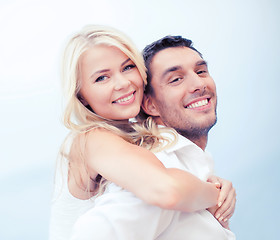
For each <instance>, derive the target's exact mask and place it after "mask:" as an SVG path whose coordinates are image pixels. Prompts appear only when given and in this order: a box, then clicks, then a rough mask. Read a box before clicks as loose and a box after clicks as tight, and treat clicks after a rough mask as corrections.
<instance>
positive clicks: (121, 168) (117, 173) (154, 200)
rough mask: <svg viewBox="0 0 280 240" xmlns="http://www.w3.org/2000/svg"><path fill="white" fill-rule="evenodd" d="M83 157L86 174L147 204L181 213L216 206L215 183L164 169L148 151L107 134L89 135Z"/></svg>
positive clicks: (105, 132)
mask: <svg viewBox="0 0 280 240" xmlns="http://www.w3.org/2000/svg"><path fill="white" fill-rule="evenodd" d="M84 156H85V160H86V164H87V166H88V168H89V172H90V174H91V173H93V174H94V176H95V175H96V172H97V173H99V174H100V175H102V176H103V177H104V178H106V179H107V180H109V181H112V182H114V183H115V184H117V185H119V186H121V187H123V188H125V189H127V190H128V191H131V192H133V193H134V194H135V195H136V196H137V197H139V198H140V199H142V200H143V201H145V202H147V203H149V204H152V205H156V206H159V207H161V208H166V209H174V210H180V211H185V212H193V211H197V210H200V209H205V208H208V207H211V206H214V205H216V204H217V199H218V196H219V190H217V188H216V186H215V184H212V183H207V182H203V181H201V180H200V179H199V178H197V177H195V176H194V175H192V174H191V173H188V172H186V171H183V170H179V169H173V168H172V169H170V168H165V167H164V165H163V164H162V163H161V162H160V161H159V160H158V159H157V158H156V156H155V155H154V154H153V153H151V152H150V151H149V150H147V149H144V148H142V147H139V146H136V145H133V144H130V143H128V142H127V141H125V140H123V139H122V138H121V137H119V136H116V135H115V134H113V133H111V132H109V131H106V130H100V129H98V130H92V131H91V132H89V133H88V134H87V139H86V146H85V155H84Z"/></svg>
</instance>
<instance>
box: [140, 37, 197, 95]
mask: <svg viewBox="0 0 280 240" xmlns="http://www.w3.org/2000/svg"><path fill="white" fill-rule="evenodd" d="M172 47H188V48H190V49H192V50H194V51H196V52H197V53H198V54H199V55H200V56H201V58H202V54H201V53H200V52H199V51H197V50H196V49H195V48H194V47H193V42H192V40H190V39H186V38H183V37H182V36H170V35H168V36H165V37H163V38H161V39H159V40H157V41H155V42H153V43H151V44H149V45H147V46H146V47H145V48H144V50H143V52H142V54H143V57H144V61H145V66H146V68H147V86H146V88H145V93H146V94H151V95H153V89H152V87H151V80H152V73H151V62H152V60H153V57H154V56H155V55H156V54H157V53H158V52H160V51H161V50H164V49H166V48H172Z"/></svg>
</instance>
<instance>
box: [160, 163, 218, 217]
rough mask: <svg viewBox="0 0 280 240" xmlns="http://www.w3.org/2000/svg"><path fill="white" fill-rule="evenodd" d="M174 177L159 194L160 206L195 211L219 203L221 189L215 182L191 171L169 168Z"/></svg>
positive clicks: (168, 170)
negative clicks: (160, 194)
mask: <svg viewBox="0 0 280 240" xmlns="http://www.w3.org/2000/svg"><path fill="white" fill-rule="evenodd" d="M167 173H168V175H169V176H170V177H171V178H172V181H171V182H170V184H169V186H166V187H165V191H163V192H162V196H159V197H160V199H161V201H160V199H159V203H160V205H159V206H160V207H162V208H166V209H173V210H180V211H184V212H194V211H197V210H201V209H206V208H209V207H212V206H215V205H216V204H217V199H218V196H219V190H218V189H217V188H216V187H215V184H212V183H207V182H204V181H201V180H200V179H199V178H197V177H196V176H194V175H192V174H191V173H189V172H186V171H182V170H180V169H175V168H169V169H167Z"/></svg>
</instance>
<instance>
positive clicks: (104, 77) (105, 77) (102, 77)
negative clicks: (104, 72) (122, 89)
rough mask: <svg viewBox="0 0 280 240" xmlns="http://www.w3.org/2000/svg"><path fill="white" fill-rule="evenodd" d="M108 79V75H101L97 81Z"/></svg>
mask: <svg viewBox="0 0 280 240" xmlns="http://www.w3.org/2000/svg"><path fill="white" fill-rule="evenodd" d="M106 79H107V76H100V77H98V78H96V80H95V82H102V81H104V80H106Z"/></svg>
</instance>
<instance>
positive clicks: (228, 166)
mask: <svg viewBox="0 0 280 240" xmlns="http://www.w3.org/2000/svg"><path fill="white" fill-rule="evenodd" d="M279 10H280V3H279V1H277V0H255V1H253V0H248V1H241V0H236V1H229V0H212V1H207V0H198V1H189V0H185V1H180V0H172V1H167V0H161V1H155V0H142V1H128V0H118V1H114V0H103V1H96V0H79V1H71V0H68V1H66V0H61V1H55V0H49V1H40V0H37V1H35V0H34V1H31V0H18V1H14V0H9V1H8V0H1V1H0V29H1V37H0V52H1V54H0V66H1V67H0V83H1V88H0V109H1V118H0V126H1V128H0V153H1V168H0V187H1V200H0V213H1V218H0V225H1V228H0V239H9V240H14V239H29V240H33V239H48V224H49V214H50V201H51V195H52V187H53V185H52V184H53V175H54V169H55V162H56V157H57V153H58V150H59V147H60V144H61V143H62V141H63V139H64V137H65V136H66V134H67V130H66V129H65V128H64V126H63V124H62V122H61V118H62V111H63V108H62V95H61V86H60V65H61V55H62V51H63V48H64V46H65V44H66V41H67V39H68V38H69V36H70V35H71V34H72V33H74V32H76V31H78V30H80V29H81V28H82V27H83V26H85V25H87V24H102V25H109V26H112V27H115V28H118V29H119V30H121V31H123V32H125V33H126V34H127V35H128V36H129V37H130V38H131V39H132V40H133V41H134V42H135V43H136V45H137V47H138V48H139V49H143V47H145V46H146V45H147V44H149V43H151V42H152V41H154V40H156V39H158V38H161V37H163V36H165V35H168V34H171V35H182V36H184V37H186V38H190V39H192V40H193V42H194V46H195V47H196V48H197V49H198V50H199V51H200V52H201V53H202V54H203V57H204V58H205V60H206V61H207V62H208V65H209V70H210V73H211V75H212V77H213V78H214V80H215V82H216V85H217V92H218V109H217V112H218V122H217V124H216V126H215V127H214V128H213V129H212V130H211V131H210V134H209V143H208V147H207V150H208V151H209V152H211V154H212V155H213V157H214V159H215V165H216V167H215V168H216V174H217V175H218V176H221V177H223V178H226V179H229V180H231V181H232V182H233V185H234V187H235V188H236V192H237V204H236V210H235V214H234V216H233V217H232V219H231V229H232V230H233V232H234V233H235V234H236V236H237V239H239V240H243V239H255V240H256V239H270V240H273V239H277V235H278V232H277V226H279V224H280V221H279V217H278V215H277V213H279V212H280V207H279V200H280V191H279V190H280V189H279V184H280V180H279V170H280V163H279V160H280V140H279V135H280V127H279V118H280V108H279V106H278V104H277V102H278V92H279V89H280V81H279V80H280V79H279V75H278V71H279V69H280V61H279V55H280V47H279V42H280V28H279V22H280V15H279Z"/></svg>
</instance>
